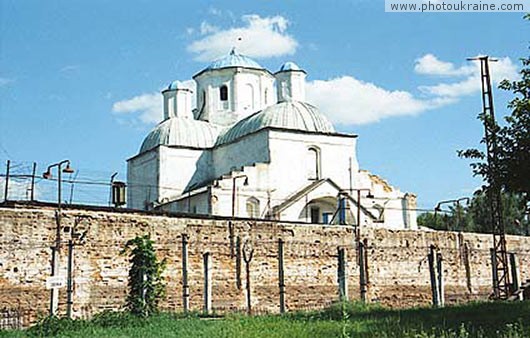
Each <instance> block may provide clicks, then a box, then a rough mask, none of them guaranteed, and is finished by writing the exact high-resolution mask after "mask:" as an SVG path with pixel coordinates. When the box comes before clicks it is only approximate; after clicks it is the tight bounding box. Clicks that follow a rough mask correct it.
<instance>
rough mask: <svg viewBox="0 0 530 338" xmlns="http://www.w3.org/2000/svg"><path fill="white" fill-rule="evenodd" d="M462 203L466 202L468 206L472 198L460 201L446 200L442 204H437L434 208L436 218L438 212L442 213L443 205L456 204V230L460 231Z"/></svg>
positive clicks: (463, 198)
mask: <svg viewBox="0 0 530 338" xmlns="http://www.w3.org/2000/svg"><path fill="white" fill-rule="evenodd" d="M462 201H466V205H467V204H469V202H470V198H469V197H461V198H458V199H454V200H446V201H441V202H438V204H436V207H434V217H435V218H436V215H437V213H438V212H441V211H442V207H441V206H442V205H443V204H450V203H452V204H456V209H455V210H456V229H457V230H459V231H460V211H459V210H460V202H462Z"/></svg>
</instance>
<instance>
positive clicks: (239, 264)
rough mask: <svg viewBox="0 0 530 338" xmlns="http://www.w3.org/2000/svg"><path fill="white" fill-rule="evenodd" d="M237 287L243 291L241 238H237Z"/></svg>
mask: <svg viewBox="0 0 530 338" xmlns="http://www.w3.org/2000/svg"><path fill="white" fill-rule="evenodd" d="M236 287H237V289H238V290H241V237H239V236H237V238H236Z"/></svg>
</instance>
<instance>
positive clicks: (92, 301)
mask: <svg viewBox="0 0 530 338" xmlns="http://www.w3.org/2000/svg"><path fill="white" fill-rule="evenodd" d="M75 223H78V225H77V230H76V231H77V232H85V231H86V234H87V236H86V240H85V241H84V244H79V245H77V246H75V251H74V270H73V275H74V294H73V300H74V308H73V309H74V314H75V315H76V316H84V317H86V316H90V315H92V314H94V313H97V312H100V311H103V310H106V309H119V308H120V307H121V306H123V304H124V301H125V296H126V292H127V274H128V267H129V265H128V261H127V257H125V256H124V255H121V254H120V251H121V250H122V249H123V246H124V243H125V242H126V241H127V240H128V239H131V238H133V237H135V236H136V235H143V234H147V233H149V234H151V237H152V239H153V240H154V241H155V243H156V249H157V253H158V256H159V258H161V259H163V258H165V259H166V260H167V269H166V271H165V273H164V276H165V279H166V283H167V298H166V300H165V301H164V302H163V307H164V309H167V310H174V311H181V310H182V306H183V305H182V304H183V301H182V236H183V235H186V236H187V237H188V241H189V243H188V250H189V254H188V260H189V261H188V278H189V288H190V298H189V299H190V308H191V310H198V311H200V310H202V309H203V306H204V305H203V304H204V303H203V292H204V269H203V255H204V254H205V253H209V254H210V255H211V269H210V273H211V276H212V277H211V280H212V310H213V311H216V312H226V311H245V309H246V291H245V289H246V272H245V263H244V260H243V257H241V256H242V255H241V256H240V255H238V250H237V245H236V243H237V239H238V238H239V242H240V243H241V244H242V245H241V247H242V249H241V251H245V250H247V251H249V249H250V248H253V249H254V252H253V258H252V260H251V262H250V268H249V270H250V285H251V302H252V308H253V311H254V312H257V313H259V312H278V311H279V286H278V284H279V281H278V240H279V239H282V240H283V241H284V243H285V244H284V269H285V299H286V308H287V310H288V311H292V310H296V309H311V308H319V307H323V306H326V305H327V304H329V303H331V302H333V301H337V300H338V298H339V289H338V281H337V274H338V249H339V248H344V249H345V250H346V257H347V259H346V261H347V268H346V274H347V284H348V293H349V296H350V298H351V299H358V298H359V294H360V291H359V267H358V264H357V250H356V247H355V244H354V243H355V241H354V232H353V231H352V229H351V228H349V227H343V226H329V225H310V224H295V223H282V222H270V221H259V222H255V221H251V220H242V219H240V220H236V221H235V222H234V226H233V230H232V231H229V226H228V223H229V222H228V219H220V218H217V219H211V218H191V217H183V216H162V215H148V214H145V213H133V212H123V211H121V212H115V211H114V212H112V211H105V210H101V209H100V210H98V209H88V208H84V209H81V208H79V209H76V208H68V209H66V210H63V217H62V222H61V224H62V231H61V237H62V242H63V245H62V249H61V261H60V274H61V275H64V276H66V266H67V261H66V256H67V255H66V245H65V244H64V243H66V241H67V240H68V239H69V236H70V231H71V228H72V227H73V226H74V224H75ZM0 229H1V231H0V308H6V307H7V308H20V309H22V310H23V311H29V312H31V313H32V316H33V317H35V316H36V315H37V314H38V313H41V314H46V313H47V311H48V307H49V298H50V292H49V290H47V289H46V287H45V281H46V279H47V277H49V275H50V266H51V249H50V247H52V246H53V243H54V239H55V230H56V220H55V209H53V208H51V207H45V206H41V207H37V206H30V205H15V204H13V205H9V206H7V205H4V206H3V207H0ZM231 233H232V236H231V235H230V234H231ZM231 237H232V239H233V241H232V243H233V245H232V246H231V245H230V243H231V241H230V239H231ZM361 238H362V239H363V240H366V243H367V248H368V249H367V262H368V263H367V267H368V292H367V299H368V301H370V302H380V303H382V304H385V305H388V306H392V307H406V306H412V305H428V304H430V302H431V291H430V278H429V266H428V262H427V254H428V252H429V247H430V246H431V245H435V246H436V247H437V248H438V250H439V252H441V253H442V255H443V259H444V276H445V278H444V281H445V288H446V292H445V293H446V302H447V303H455V302H465V301H468V300H472V299H486V298H487V297H488V295H489V294H490V293H491V289H492V288H491V285H492V281H491V280H492V277H491V265H490V252H489V248H490V247H491V245H492V239H491V236H489V235H481V234H473V233H455V232H440V231H411V230H399V231H398V230H385V229H376V228H363V229H362V232H361ZM507 240H508V249H509V251H510V252H515V253H516V254H517V261H518V264H519V268H520V280H526V279H530V238H528V237H516V236H508V238H507ZM245 243H248V244H246V246H244V244H245ZM243 246H244V248H243ZM231 249H233V253H234V256H233V257H232V255H231ZM238 257H240V258H239V259H238ZM238 261H240V262H241V265H240V268H239V269H238V267H237V265H238V264H237V262H238ZM238 270H240V271H241V273H240V277H241V278H240V279H241V287H240V288H239V287H238V282H237V271H238ZM59 294H60V306H59V310H60V313H64V312H65V308H66V289H64V288H63V289H60V293H59Z"/></svg>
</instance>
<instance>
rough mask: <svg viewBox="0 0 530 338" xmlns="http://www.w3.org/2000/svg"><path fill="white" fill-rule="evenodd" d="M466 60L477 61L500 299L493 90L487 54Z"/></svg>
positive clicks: (505, 272)
mask: <svg viewBox="0 0 530 338" xmlns="http://www.w3.org/2000/svg"><path fill="white" fill-rule="evenodd" d="M468 60H472V61H476V60H478V61H480V79H481V85H482V107H483V110H482V113H481V117H482V120H483V122H484V133H485V140H486V153H487V165H488V172H489V175H488V177H487V180H488V188H487V192H486V195H487V198H488V202H489V204H490V213H491V218H490V219H491V222H492V233H493V251H492V256H493V257H492V258H493V259H492V264H494V265H495V266H494V269H492V271H494V274H493V280H494V283H493V285H494V287H493V293H494V296H495V298H496V299H500V300H504V299H507V298H508V297H509V296H510V293H511V289H510V286H511V284H510V274H509V262H508V254H507V251H506V236H505V225H504V219H503V215H502V184H501V182H500V181H499V161H498V148H499V146H498V140H497V129H498V127H497V123H496V122H495V113H494V109H493V93H492V90H491V78H490V71H489V61H497V60H495V59H490V58H489V57H488V56H479V57H475V58H469V59H468Z"/></svg>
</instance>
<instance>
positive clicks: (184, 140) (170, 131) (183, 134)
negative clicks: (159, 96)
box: [140, 117, 218, 153]
mask: <svg viewBox="0 0 530 338" xmlns="http://www.w3.org/2000/svg"><path fill="white" fill-rule="evenodd" d="M217 135H218V130H217V128H216V127H215V126H213V125H211V124H209V123H207V122H204V121H198V120H194V119H191V118H182V117H172V118H169V119H167V120H164V121H162V122H161V123H160V124H158V125H157V126H156V127H155V128H154V129H153V130H151V132H150V133H149V134H148V135H147V137H146V138H145V139H144V142H143V143H142V147H141V148H140V153H143V152H145V151H148V150H150V149H153V148H155V147H157V146H159V145H164V146H181V147H191V148H210V147H212V146H213V145H214V144H215V139H216V138H217Z"/></svg>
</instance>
